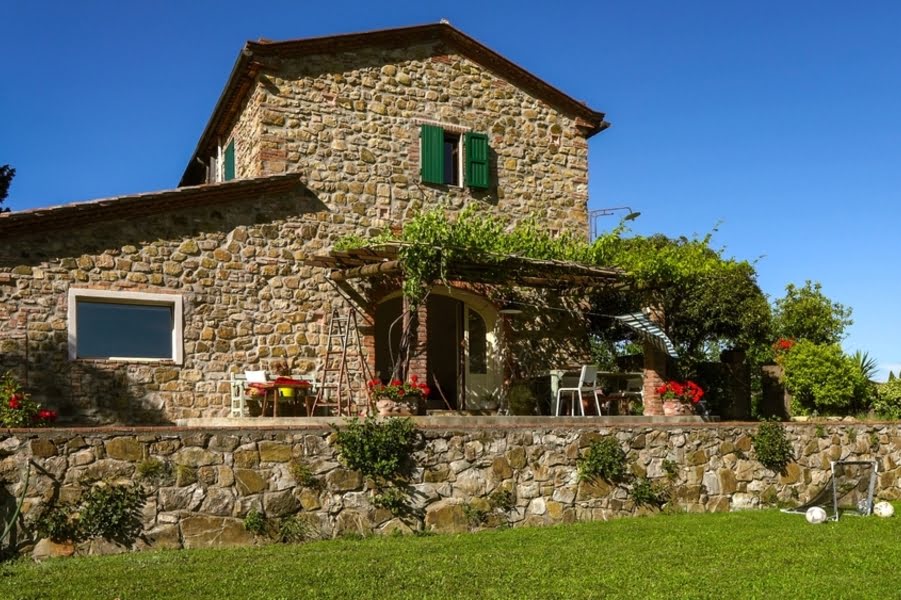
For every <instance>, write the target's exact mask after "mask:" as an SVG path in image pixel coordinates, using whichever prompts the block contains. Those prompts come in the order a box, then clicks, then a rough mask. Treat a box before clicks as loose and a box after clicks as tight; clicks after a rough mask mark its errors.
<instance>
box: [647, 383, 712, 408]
mask: <svg viewBox="0 0 901 600" xmlns="http://www.w3.org/2000/svg"><path fill="white" fill-rule="evenodd" d="M657 393H658V394H660V395H661V396H662V397H663V399H664V400H675V401H677V402H686V403H687V402H691V403H693V404H697V403H698V402H700V401H701V398H703V397H704V390H703V389H702V388H701V386H699V385H698V384H697V383H695V382H694V381H690V380H689V381H667V382H666V384H664V385H662V386H660V387H658V388H657Z"/></svg>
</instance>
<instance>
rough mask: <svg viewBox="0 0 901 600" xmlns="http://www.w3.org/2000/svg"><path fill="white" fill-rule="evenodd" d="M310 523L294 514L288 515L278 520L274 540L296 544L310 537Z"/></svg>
mask: <svg viewBox="0 0 901 600" xmlns="http://www.w3.org/2000/svg"><path fill="white" fill-rule="evenodd" d="M310 533H311V532H310V524H309V523H307V522H306V521H303V520H301V519H300V518H298V517H297V516H296V515H290V516H288V517H285V518H284V519H281V520H280V521H279V522H278V528H277V529H276V531H275V536H274V537H275V541H277V542H279V543H282V544H297V543H300V542H302V541H304V540H307V539H309V538H310Z"/></svg>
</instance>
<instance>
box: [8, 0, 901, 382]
mask: <svg viewBox="0 0 901 600" xmlns="http://www.w3.org/2000/svg"><path fill="white" fill-rule="evenodd" d="M438 6H445V8H438ZM432 7H435V8H432ZM441 18H447V19H448V20H450V22H451V23H452V24H453V25H454V26H456V27H458V28H460V29H462V30H463V31H465V32H466V33H468V34H469V35H472V36H473V37H475V38H476V39H478V40H480V41H481V42H483V43H485V44H487V45H488V46H490V47H491V48H493V49H495V50H496V51H498V52H500V53H501V54H503V55H505V56H506V57H508V58H510V59H511V60H513V61H514V62H516V63H518V64H520V65H521V66H523V67H525V68H527V69H529V70H531V71H533V72H534V73H535V74H537V75H538V76H540V77H542V78H544V79H546V80H547V81H549V82H550V83H553V84H554V85H557V86H558V87H560V88H562V89H563V90H564V91H566V92H567V93H569V94H570V95H572V96H575V97H576V98H580V99H584V100H586V101H587V102H588V103H589V104H590V105H591V106H592V107H594V108H596V109H599V110H603V111H605V112H606V113H607V115H608V120H609V121H611V122H612V123H613V127H611V128H610V129H609V130H607V131H605V132H604V133H602V134H600V135H598V136H597V137H595V138H594V139H593V140H592V142H591V146H590V148H591V175H590V177H591V179H590V196H591V201H590V203H591V207H592V208H601V207H610V206H622V205H628V206H631V207H632V208H634V209H635V210H640V211H641V212H642V217H641V218H640V219H639V220H638V221H637V222H636V224H635V230H636V231H637V232H639V233H653V232H662V233H666V234H668V235H683V234H685V235H691V234H693V233H698V234H704V233H706V232H708V231H709V230H710V229H711V228H712V227H714V226H715V225H716V224H717V223H720V225H719V233H718V234H717V236H716V238H715V239H716V241H717V243H718V244H720V245H722V246H725V247H726V249H727V252H728V253H729V254H731V255H734V256H737V257H740V258H747V259H757V260H758V262H757V268H758V272H759V275H760V283H761V286H762V287H763V289H764V290H765V291H766V292H767V293H768V294H769V295H770V296H780V295H782V293H783V291H784V287H785V284H787V283H789V282H797V283H803V281H804V280H805V279H813V280H817V281H820V282H822V284H823V288H824V291H825V292H826V294H827V295H829V296H830V297H832V298H833V299H835V300H837V301H839V302H842V303H844V304H846V305H848V306H851V307H852V308H853V309H854V321H855V323H854V325H853V327H852V328H851V330H850V334H849V336H848V338H847V339H846V340H845V344H844V346H845V348H846V349H848V350H849V351H853V350H856V349H862V350H867V351H869V352H870V354H871V355H873V356H875V357H876V358H877V359H878V361H879V362H880V363H881V364H882V365H883V367H884V368H886V369H887V368H892V369H894V370H895V372H896V373H897V372H898V370H899V368H901V340H899V334H901V311H899V310H898V299H899V298H901V277H899V276H898V274H897V271H898V265H899V262H901V251H899V250H901V241H899V240H901V236H899V235H898V230H899V227H901V202H899V200H901V135H899V132H901V109H899V107H901V44H899V43H898V31H899V30H901V3H898V2H876V1H873V2H867V3H860V4H858V5H853V4H849V3H847V2H833V1H806V0H796V1H792V2H775V1H772V2H771V1H757V2H741V3H740V2H721V1H710V2H690V1H686V2H672V1H669V0H660V1H643V2H639V1H636V2H617V3H613V2H601V1H588V2H582V3H578V2H573V3H563V2H556V3H548V2H532V3H530V2H523V1H517V2H485V1H484V0H483V1H481V2H469V1H466V0H458V1H457V2H453V3H446V4H441V5H439V3H432V2H422V1H421V0H420V1H417V2H408V1H406V0H395V1H392V2H376V1H373V0H370V1H365V2H342V1H339V0H333V1H331V2H326V3H312V2H298V1H297V0H294V1H291V2H281V1H269V0H267V1H264V2H256V3H250V2H230V1H217V2H205V1H196V0H195V1H192V2H174V1H164V0H160V1H154V2H97V1H90V0H84V1H81V2H46V1H40V0H31V1H28V2H25V1H20V0H13V1H12V2H10V3H8V5H7V6H6V7H5V8H4V20H3V22H2V23H0V35H2V40H3V44H4V46H5V47H6V53H5V57H6V59H5V60H4V68H3V71H4V77H3V83H2V84H0V115H2V119H0V164H3V163H10V164H12V165H13V166H14V167H16V169H17V170H18V174H17V176H16V179H15V181H14V182H13V186H12V188H11V191H10V198H9V200H8V201H7V204H8V205H9V206H11V207H12V208H13V209H14V210H20V209H25V208H31V207H35V206H46V205H51V204H59V203H62V202H72V201H76V200H85V199H91V198H98V197H105V196H112V195H117V194H126V193H133V192H142V191H149V190H154V189H164V188H171V187H174V186H175V185H176V184H177V182H178V179H179V177H180V175H181V173H182V170H183V168H184V166H185V163H186V161H187V160H188V158H189V156H190V154H191V151H192V150H193V148H194V145H195V143H196V142H197V139H198V137H199V135H200V132H201V130H202V128H203V126H204V124H205V123H206V120H207V118H208V116H209V114H210V112H211V110H212V107H213V105H214V103H215V101H216V99H217V97H218V95H219V93H220V91H221V89H222V86H223V85H224V83H225V80H226V78H227V76H228V73H229V71H230V69H231V67H232V64H233V63H234V60H235V58H236V56H237V53H238V51H239V50H240V48H241V46H242V44H243V42H244V41H245V40H247V39H257V38H259V37H267V38H271V39H289V38H298V37H308V36H316V35H327V34H332V33H345V32H353V31H360V30H366V29H377V28H384V27H393V26H400V25H410V24H419V23H428V22H436V21H438V20H439V19H441ZM608 218H609V217H608ZM612 224H613V223H612V222H611V223H610V225H612ZM883 375H885V373H883Z"/></svg>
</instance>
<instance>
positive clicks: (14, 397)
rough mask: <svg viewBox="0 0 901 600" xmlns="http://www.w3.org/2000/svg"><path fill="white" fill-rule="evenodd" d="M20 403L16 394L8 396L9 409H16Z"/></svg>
mask: <svg viewBox="0 0 901 600" xmlns="http://www.w3.org/2000/svg"><path fill="white" fill-rule="evenodd" d="M21 405H22V403H21V402H19V396H17V395H16V394H13V395H12V396H10V397H9V407H10V408H11V409H13V410H16V409H17V408H19V407H20V406H21Z"/></svg>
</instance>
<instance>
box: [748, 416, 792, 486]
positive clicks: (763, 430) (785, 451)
mask: <svg viewBox="0 0 901 600" xmlns="http://www.w3.org/2000/svg"><path fill="white" fill-rule="evenodd" d="M752 442H753V444H754V453H755V454H756V455H757V460H758V461H760V464H762V465H763V466H764V467H766V468H767V469H770V470H771V471H775V472H777V473H785V467H786V466H788V463H790V462H791V461H792V460H794V458H793V456H792V448H791V444H789V443H788V438H786V437H785V427H783V426H782V423H779V422H777V421H764V422H763V423H761V424H760V426H759V427H758V428H757V435H755V436H753V438H752Z"/></svg>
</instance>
